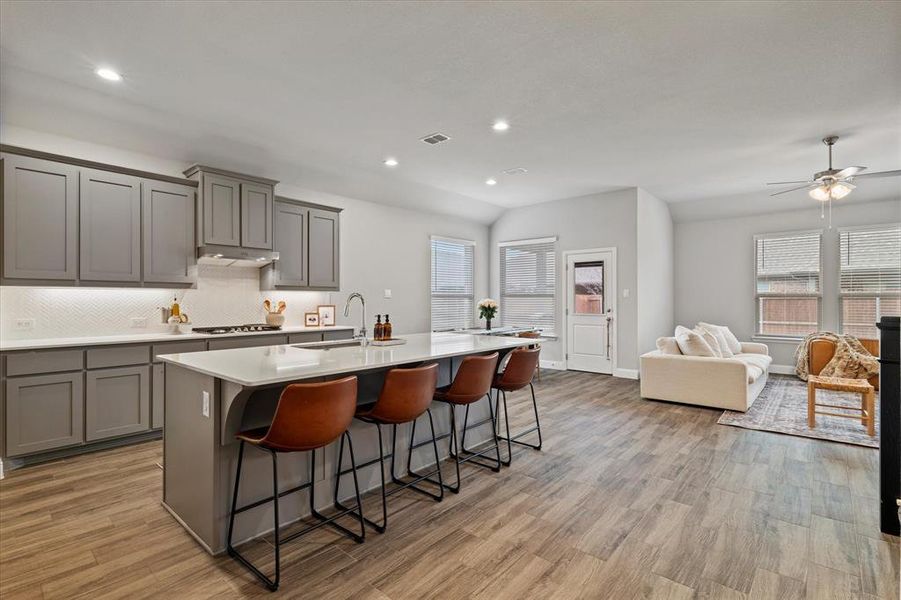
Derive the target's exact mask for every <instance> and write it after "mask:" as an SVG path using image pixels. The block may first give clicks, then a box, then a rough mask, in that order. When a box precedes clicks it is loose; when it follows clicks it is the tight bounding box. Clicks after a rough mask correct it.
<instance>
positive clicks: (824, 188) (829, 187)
mask: <svg viewBox="0 0 901 600" xmlns="http://www.w3.org/2000/svg"><path fill="white" fill-rule="evenodd" d="M855 187H856V186H855V185H853V184H851V183H848V182H847V181H834V182H829V183H823V184H822V185H818V186H817V187H815V188H813V189H812V190H810V191H809V192H807V193H808V195H810V197H811V198H813V199H814V200H819V201H820V202H826V201H828V200H841V199H842V198H844V197H845V196H847V195H848V194H850V193H851V190H853V189H854V188H855Z"/></svg>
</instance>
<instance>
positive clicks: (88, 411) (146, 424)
mask: <svg viewBox="0 0 901 600" xmlns="http://www.w3.org/2000/svg"><path fill="white" fill-rule="evenodd" d="M148 429H150V367H149V366H143V367H119V368H117V369H103V370H99V371H88V372H87V373H85V439H86V440H88V441H93V440H101V439H104V438H109V437H116V436H120V435H127V434H130V433H138V432H141V431H146V430H148Z"/></svg>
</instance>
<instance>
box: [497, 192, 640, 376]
mask: <svg viewBox="0 0 901 600" xmlns="http://www.w3.org/2000/svg"><path fill="white" fill-rule="evenodd" d="M636 233H637V223H636V189H635V188H630V189H626V190H619V191H616V192H608V193H605V194H592V195H589V196H582V197H579V198H570V199H566V200H558V201H555V202H547V203H544V204H536V205H533V206H526V207H523V208H515V209H511V210H508V211H506V212H505V213H504V214H503V215H501V217H500V218H499V219H498V220H497V221H495V223H494V224H493V225H492V227H491V258H490V264H491V270H492V276H491V282H492V291H491V294H492V296H493V297H495V298H498V297H499V296H500V289H499V285H500V276H499V272H498V268H499V265H498V261H499V258H498V251H497V244H498V242H505V241H511V240H519V239H526V238H538V237H547V236H557V237H558V241H557V273H558V279H559V280H560V282H561V283H560V286H559V289H558V294H559V295H558V298H557V319H556V320H557V334H558V339H557V340H555V341H549V342H546V343H544V344H542V354H543V356H542V360H545V361H562V360H563V355H564V353H565V350H564V346H563V334H564V332H563V331H562V330H563V325H564V321H563V309H564V307H563V304H564V301H565V300H564V289H563V285H564V284H563V282H564V281H565V277H563V268H564V265H563V263H562V253H563V252H565V251H568V250H582V249H588V248H601V247H615V248H616V259H617V265H616V278H617V285H618V287H619V297H618V300H617V312H618V313H619V314H618V317H617V318H618V324H617V334H616V342H617V357H618V364H617V367H619V368H623V369H637V368H638V345H637V331H638V325H637V318H638V309H637V303H636V291H637V275H636V273H637V254H636ZM624 289H628V290H630V294H629V297H628V298H624V297H623V295H622V293H623V290H624ZM503 310H504V307H503V304H501V307H500V311H501V312H502V311H503Z"/></svg>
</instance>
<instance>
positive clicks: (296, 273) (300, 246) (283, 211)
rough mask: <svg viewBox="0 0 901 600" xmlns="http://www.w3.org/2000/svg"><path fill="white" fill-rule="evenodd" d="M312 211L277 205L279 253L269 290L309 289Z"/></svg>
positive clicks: (272, 266) (277, 248)
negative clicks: (309, 221)
mask: <svg viewBox="0 0 901 600" xmlns="http://www.w3.org/2000/svg"><path fill="white" fill-rule="evenodd" d="M308 216H309V209H308V208H306V207H305V206H300V205H298V204H293V203H291V202H276V203H275V251H276V252H278V261H276V262H274V263H272V265H271V266H270V267H266V268H267V269H270V270H271V277H270V281H269V284H270V285H269V287H306V286H307V218H308Z"/></svg>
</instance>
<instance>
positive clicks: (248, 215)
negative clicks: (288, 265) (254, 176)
mask: <svg viewBox="0 0 901 600" xmlns="http://www.w3.org/2000/svg"><path fill="white" fill-rule="evenodd" d="M241 245H242V246H244V247H246V248H265V249H266V250H272V186H268V185H260V184H257V183H242V184H241Z"/></svg>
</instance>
